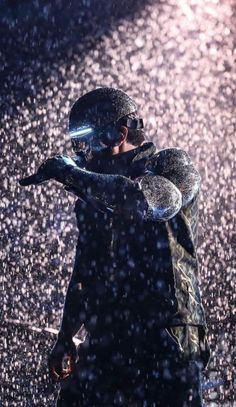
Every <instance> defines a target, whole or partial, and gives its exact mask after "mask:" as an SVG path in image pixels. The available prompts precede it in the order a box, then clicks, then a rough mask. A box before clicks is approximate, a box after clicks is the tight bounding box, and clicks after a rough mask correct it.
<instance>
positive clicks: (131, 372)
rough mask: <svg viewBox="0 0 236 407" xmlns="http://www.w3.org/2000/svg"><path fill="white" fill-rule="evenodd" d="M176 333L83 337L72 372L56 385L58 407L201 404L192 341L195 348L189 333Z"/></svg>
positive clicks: (198, 362) (198, 364) (197, 360)
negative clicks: (74, 369)
mask: <svg viewBox="0 0 236 407" xmlns="http://www.w3.org/2000/svg"><path fill="white" fill-rule="evenodd" d="M179 328H180V329H182V330H183V329H184V328H183V327H179ZM189 329H190V328H189ZM192 329H197V328H192ZM176 332H177V334H178V331H176V330H175V331H174V333H175V335H173V331H172V330H171V329H165V328H161V329H159V330H158V331H155V332H150V331H149V332H145V335H144V334H143V335H140V332H139V335H136V336H132V337H131V338H130V340H128V338H127V335H126V336H125V337H124V336H123V338H122V335H119V336H120V337H119V338H117V337H116V340H115V341H114V337H113V336H112V335H110V337H109V335H108V334H106V335H101V336H99V337H96V336H93V337H92V338H91V337H90V338H89V337H88V338H87V339H86V341H85V342H84V343H83V344H82V345H81V346H80V350H79V357H80V359H79V361H78V364H77V368H76V371H75V373H74V374H73V375H72V376H71V377H69V378H67V379H66V380H64V381H63V382H62V384H61V390H60V393H59V396H58V400H57V407H79V406H80V407H93V406H95V407H96V406H106V407H109V406H125V407H135V406H137V407H139V406H140V407H141V406H143V407H145V406H146V407H149V406H150V407H151V406H152V407H155V406H162V407H168V406H169V407H172V406H173V407H200V406H202V395H201V370H202V363H201V360H200V358H199V354H198V352H197V351H196V350H197V343H196V348H195V349H194V345H193V344H192V343H190V341H189V340H188V338H190V335H189V332H187V336H186V332H185V335H183V333H184V332H183V331H179V336H178V335H177V336H176ZM181 337H182V339H183V341H182V342H181ZM114 344H115V347H114Z"/></svg>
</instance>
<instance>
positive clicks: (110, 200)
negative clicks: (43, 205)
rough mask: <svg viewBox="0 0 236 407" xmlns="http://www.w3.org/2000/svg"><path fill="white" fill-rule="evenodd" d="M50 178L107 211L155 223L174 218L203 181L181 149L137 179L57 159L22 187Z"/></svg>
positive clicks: (157, 159)
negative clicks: (101, 172) (96, 170)
mask: <svg viewBox="0 0 236 407" xmlns="http://www.w3.org/2000/svg"><path fill="white" fill-rule="evenodd" d="M35 178H36V179H37V178H39V181H34V179H35ZM50 178H54V179H56V180H57V181H59V182H61V183H63V184H64V185H66V186H67V187H70V188H72V189H75V190H76V191H78V192H79V191H80V192H81V193H82V194H83V195H84V196H86V197H87V198H88V199H89V200H91V201H95V202H96V201H97V202H98V203H100V204H102V205H103V206H104V208H107V210H111V211H113V212H115V213H120V214H124V215H125V216H128V217H129V218H130V217H139V218H140V219H150V220H153V221H167V220H169V219H171V218H172V217H173V216H175V215H176V214H177V213H178V212H179V210H180V209H181V207H182V206H185V205H187V204H188V203H189V202H190V201H191V200H192V199H193V198H194V196H195V195H196V194H197V193H198V191H199V188H200V181H201V179H200V175H199V173H198V172H197V170H196V169H195V168H194V166H193V164H192V161H191V159H190V157H189V156H188V154H187V153H186V152H185V151H183V150H180V149H178V148H169V149H165V150H161V151H160V152H159V153H158V154H156V155H154V156H153V157H152V158H151V160H150V161H149V162H148V165H147V167H146V173H145V174H144V175H143V176H141V177H138V178H137V179H135V180H131V179H129V178H127V177H125V176H123V175H113V174H100V173H95V172H91V171H87V170H86V169H83V168H80V167H78V166H77V165H76V164H75V162H73V160H72V159H71V158H69V157H66V156H55V157H52V158H50V159H48V160H47V161H46V162H45V163H43V164H42V166H41V167H40V168H39V171H38V173H37V174H35V175H34V176H30V177H27V178H25V179H23V180H21V185H29V184H31V183H40V182H44V180H47V179H50Z"/></svg>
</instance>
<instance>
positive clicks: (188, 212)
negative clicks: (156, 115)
mask: <svg viewBox="0 0 236 407" xmlns="http://www.w3.org/2000/svg"><path fill="white" fill-rule="evenodd" d="M84 168H86V170H87V172H86V173H84V174H82V173H80V174H79V173H78V171H76V170H77V169H76V168H75V169H74V168H72V169H70V171H68V174H67V178H66V182H65V183H66V184H67V185H70V189H71V190H73V192H74V193H76V194H77V195H78V196H79V197H80V198H79V199H78V200H77V202H76V205H75V212H76V216H77V223H78V229H79V237H78V244H77V252H76V261H75V266H74V271H73V275H72V278H71V282H70V285H69V289H68V293H67V299H66V303H65V310H64V317H63V322H62V329H64V330H68V329H70V328H69V326H70V324H71V321H73V323H74V325H75V326H76V328H75V330H74V332H73V333H75V332H76V330H77V329H78V328H79V327H80V326H81V324H85V327H86V329H87V330H88V331H89V330H91V331H93V332H96V330H97V331H98V332H100V333H101V331H102V326H104V329H107V324H108V325H109V321H110V325H109V327H110V328H109V329H116V328H117V329H119V330H120V329H123V328H124V329H129V326H130V324H131V323H132V321H134V320H137V319H140V320H142V321H146V323H147V324H149V325H153V326H156V327H158V326H160V327H167V326H172V327H173V326H184V325H186V324H187V325H193V326H201V327H202V328H203V329H204V327H205V324H206V322H205V316H204V310H203V307H202V302H201V296H200V291H199V280H198V272H199V266H198V259H197V254H196V245H197V224H198V195H199V189H200V176H199V173H198V172H197V170H196V169H195V168H194V166H193V163H192V161H191V159H190V157H189V155H188V154H187V153H186V152H185V151H183V150H181V149H178V148H168V149H164V150H161V151H159V152H156V148H155V146H154V144H153V143H151V142H148V143H145V144H143V145H142V146H140V147H137V148H135V149H134V150H131V151H128V152H125V153H121V154H118V155H114V156H110V155H107V156H106V155H103V156H101V155H100V156H99V155H97V156H96V157H95V158H94V159H93V160H92V161H90V162H88V163H85V164H84ZM96 174H97V175H96ZM103 174H105V175H103ZM113 174H115V176H113ZM83 177H84V178H83ZM86 177H87V179H86ZM68 189H69V188H68ZM115 327H116V328H115Z"/></svg>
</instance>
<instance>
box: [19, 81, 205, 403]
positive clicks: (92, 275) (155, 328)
mask: <svg viewBox="0 0 236 407" xmlns="http://www.w3.org/2000/svg"><path fill="white" fill-rule="evenodd" d="M69 130H70V136H71V139H72V145H73V149H74V151H75V153H76V156H75V157H72V158H70V157H68V156H55V157H52V158H49V159H48V160H47V161H46V162H44V163H43V164H42V165H41V166H40V167H39V170H38V172H37V174H35V175H32V176H30V177H27V178H25V179H23V180H21V185H30V184H39V183H41V182H44V181H46V180H48V179H50V178H54V179H55V180H57V181H59V182H61V183H63V184H64V185H65V187H66V189H67V190H68V191H71V192H73V193H74V194H76V195H77V196H78V200H77V202H76V205H75V212H76V216H77V223H78V228H79V237H78V243H77V249H76V259H75V264H74V270H73V273H72V277H71V280H70V283H69V287H68V291H67V295H66V300H65V306H64V313H63V319H62V324H61V328H60V332H59V335H58V339H57V342H56V344H55V346H54V348H53V350H52V352H51V355H50V357H49V370H50V374H51V376H52V377H53V378H54V379H56V380H62V382H61V391H60V394H59V398H58V401H57V405H58V406H70V407H72V406H88V407H92V406H113V405H122V406H163V407H167V406H175V407H178V406H201V405H202V398H201V381H200V375H201V370H202V369H203V368H204V367H205V366H206V364H207V361H208V357H209V350H208V346H207V341H206V338H205V331H206V324H205V317H204V311H203V307H202V303H201V298H200V293H199V287H198V260H197V255H196V243H197V241H196V239H197V220H198V219H197V200H198V194H199V189H200V176H199V173H198V172H197V170H196V169H195V168H194V166H193V163H192V161H191V159H190V157H189V155H188V154H187V153H186V152H184V151H183V150H181V149H178V148H168V149H164V150H161V151H159V152H156V148H155V146H154V144H153V143H152V142H146V143H144V140H145V139H144V130H143V121H142V119H140V118H139V117H138V116H137V107H136V104H135V103H134V101H133V100H132V99H131V98H130V97H129V96H128V95H126V94H125V93H124V92H122V91H121V90H118V89H113V88H98V89H95V90H93V91H91V92H89V93H87V94H86V95H84V96H82V97H81V98H80V99H78V100H77V102H76V103H75V104H74V106H73V108H72V111H71V114H70V123H69ZM81 326H84V327H85V329H86V332H87V335H86V338H85V340H84V342H83V343H82V344H81V345H80V347H79V350H78V360H77V359H76V358H77V351H76V347H75V345H74V342H73V336H74V335H75V334H76V333H77V332H78V331H79V329H80V328H81ZM65 361H67V363H66V364H65Z"/></svg>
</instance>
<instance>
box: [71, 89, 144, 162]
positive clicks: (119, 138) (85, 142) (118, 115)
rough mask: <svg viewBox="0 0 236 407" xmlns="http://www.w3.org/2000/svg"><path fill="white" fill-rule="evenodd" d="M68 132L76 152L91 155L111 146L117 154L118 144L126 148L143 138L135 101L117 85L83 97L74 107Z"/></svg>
mask: <svg viewBox="0 0 236 407" xmlns="http://www.w3.org/2000/svg"><path fill="white" fill-rule="evenodd" d="M69 132H70V136H71V140H72V146H73V149H74V151H75V152H76V153H80V152H81V151H82V152H86V151H88V150H89V151H90V153H92V155H93V154H94V153H97V152H101V151H103V150H107V148H108V147H110V148H111V149H112V150H113V153H114V154H115V153H116V152H119V151H117V147H119V148H120V146H123V150H121V151H126V150H127V149H131V148H132V146H133V148H134V147H135V146H138V145H140V144H142V142H143V141H144V130H143V121H142V119H139V118H138V116H137V106H136V104H135V103H134V101H133V100H132V99H131V98H130V97H129V96H128V95H127V94H126V93H125V92H123V91H121V90H119V89H114V88H98V89H95V90H93V91H91V92H89V93H86V94H85V95H83V96H82V97H80V98H79V99H78V100H77V101H76V102H75V104H74V105H73V107H72V109H71V113H70V117H69Z"/></svg>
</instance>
